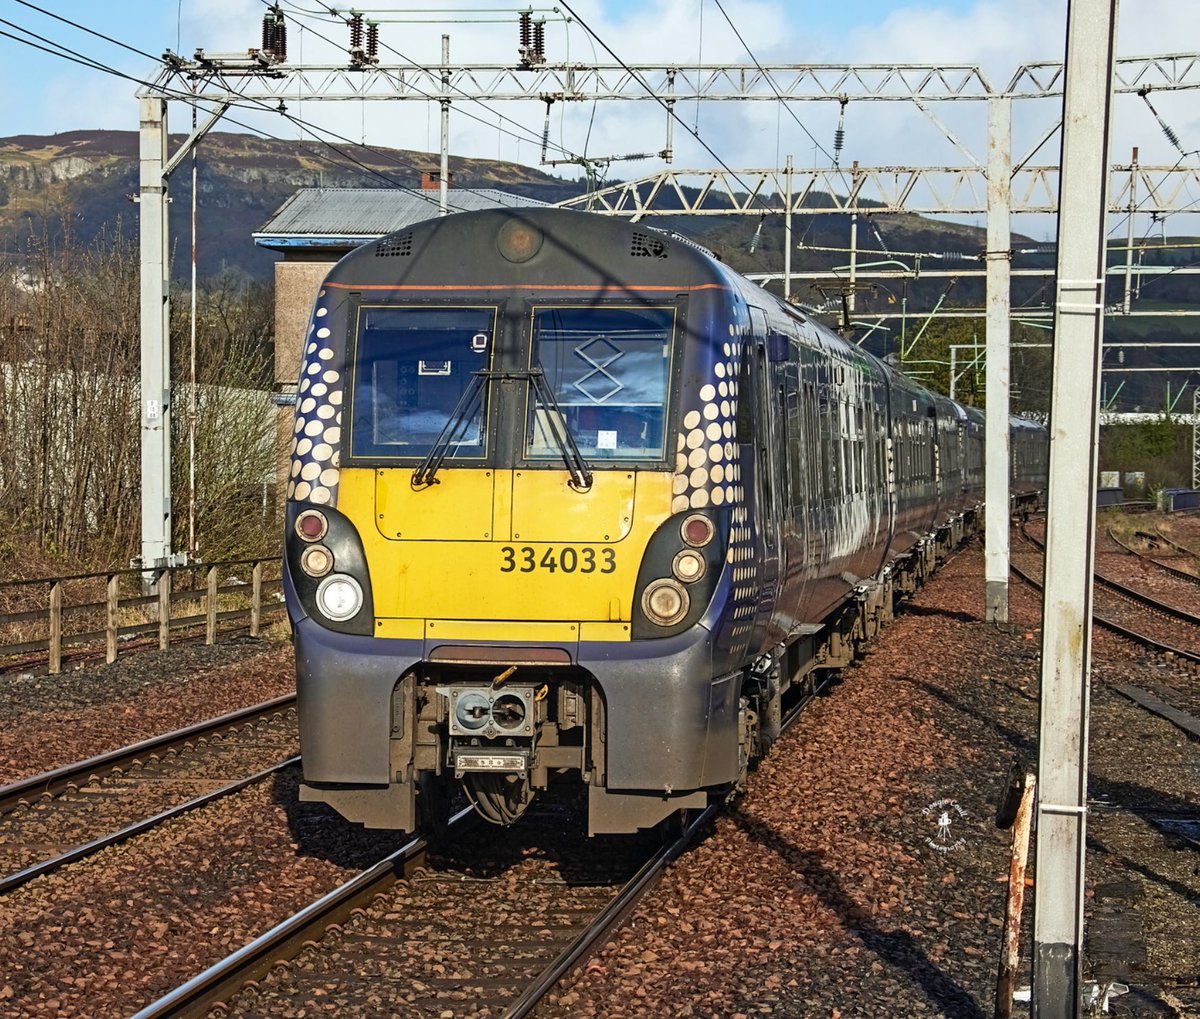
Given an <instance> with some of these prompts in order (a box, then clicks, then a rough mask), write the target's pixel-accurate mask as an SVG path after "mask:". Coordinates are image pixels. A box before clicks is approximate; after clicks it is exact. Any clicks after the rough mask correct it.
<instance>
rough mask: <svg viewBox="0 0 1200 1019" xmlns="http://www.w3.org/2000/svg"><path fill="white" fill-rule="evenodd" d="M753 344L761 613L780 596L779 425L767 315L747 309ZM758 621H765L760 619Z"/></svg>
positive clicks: (752, 368)
mask: <svg viewBox="0 0 1200 1019" xmlns="http://www.w3.org/2000/svg"><path fill="white" fill-rule="evenodd" d="M750 321H751V324H752V326H753V329H752V336H753V341H752V342H753V346H752V348H751V349H750V351H749V352H748V357H747V364H748V366H749V367H750V374H751V377H752V379H751V381H752V386H753V390H754V397H753V414H754V431H753V435H754V496H755V498H754V502H755V510H756V517H757V522H756V524H757V530H758V532H759V555H760V560H759V578H760V584H759V591H760V598H761V600H760V602H759V612H760V614H763V613H766V614H769V613H770V612H771V611H772V610H773V609H774V606H775V604H776V601H777V599H778V595H779V581H780V569H779V549H780V532H781V525H782V516H783V514H782V512H781V507H780V494H781V493H780V484H779V483H780V480H781V478H782V470H781V466H780V428H779V421H778V408H777V407H776V405H775V401H774V400H773V399H772V395H773V387H772V385H771V374H772V373H771V363H770V361H769V360H768V358H767V350H766V346H765V340H766V334H767V322H766V316H765V315H764V314H763V313H762V312H761V311H760V310H759V309H757V308H751V309H750ZM756 622H757V623H763V622H765V619H761V618H760V619H759V620H757V621H756Z"/></svg>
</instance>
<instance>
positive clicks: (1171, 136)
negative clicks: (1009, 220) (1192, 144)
mask: <svg viewBox="0 0 1200 1019" xmlns="http://www.w3.org/2000/svg"><path fill="white" fill-rule="evenodd" d="M1158 126H1159V127H1161V128H1162V132H1163V134H1165V135H1166V136H1167V141H1169V142H1170V143H1171V144H1172V145H1174V146H1175V148H1177V149H1178V150H1179V151H1180V152H1183V146H1182V145H1180V144H1179V135H1177V134H1176V133H1175V132H1174V131H1172V130H1171V125H1170V124H1168V123H1167V122H1166V121H1164V120H1163V119H1162V117H1159V118H1158ZM1186 154H1187V153H1184V155H1186Z"/></svg>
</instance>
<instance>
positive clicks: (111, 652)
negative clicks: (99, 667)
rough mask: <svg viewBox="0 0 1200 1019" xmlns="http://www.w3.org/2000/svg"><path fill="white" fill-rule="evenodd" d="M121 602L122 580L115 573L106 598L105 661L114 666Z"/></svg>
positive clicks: (109, 583)
mask: <svg viewBox="0 0 1200 1019" xmlns="http://www.w3.org/2000/svg"><path fill="white" fill-rule="evenodd" d="M120 602H121V578H120V576H119V575H117V574H115V573H110V574H109V575H108V593H107V596H106V598H105V625H104V630H105V634H104V637H105V651H104V660H105V661H106V662H108V664H109V665H112V663H113V662H115V661H116V660H117V626H118V624H119V620H118V618H117V609H118V608H119V607H120Z"/></svg>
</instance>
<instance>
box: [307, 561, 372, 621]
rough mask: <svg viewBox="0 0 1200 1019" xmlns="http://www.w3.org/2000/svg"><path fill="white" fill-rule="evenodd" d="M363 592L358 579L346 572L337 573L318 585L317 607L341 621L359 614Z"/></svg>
mask: <svg viewBox="0 0 1200 1019" xmlns="http://www.w3.org/2000/svg"><path fill="white" fill-rule="evenodd" d="M362 603H363V593H362V588H361V587H359V586H358V581H357V580H355V579H354V578H353V577H350V576H347V575H346V574H345V573H335V574H333V575H332V576H330V577H326V578H325V579H324V580H322V581H321V583H320V584H318V585H317V608H319V609H320V610H321V612H322V613H323V614H324V615H325V617H326V618H328V619H332V620H334V621H335V622H338V623H341V622H344V621H345V620H347V619H350V618H352V617H353V616H355V615H357V614H358V610H359V609H361V608H362Z"/></svg>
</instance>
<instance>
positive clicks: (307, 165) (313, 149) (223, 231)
mask: <svg viewBox="0 0 1200 1019" xmlns="http://www.w3.org/2000/svg"><path fill="white" fill-rule="evenodd" d="M183 137H184V136H183V135H172V137H171V146H170V148H171V151H174V150H175V148H177V147H178V145H179V143H180V142H181V141H182V140H183ZM342 148H343V150H344V151H345V152H346V153H347V154H348V156H350V157H352V158H353V159H354V160H357V161H358V162H360V163H362V164H364V165H365V166H366V167H369V168H370V169H371V170H373V171H375V172H374V173H371V172H368V171H367V170H364V169H362V168H360V167H358V166H355V165H354V164H353V163H352V162H350V160H349V159H343V158H342V157H340V156H337V155H336V154H334V153H331V152H330V151H329V150H328V149H327V148H326V147H325V146H323V145H320V144H317V143H309V142H299V141H296V142H287V141H276V140H270V139H264V138H258V137H255V136H253V135H247V134H233V133H226V132H217V131H214V132H212V133H210V134H209V135H207V136H206V137H205V138H204V140H203V142H202V143H201V145H200V147H199V150H198V151H199V155H198V184H199V188H198V190H199V194H200V200H199V207H200V217H199V219H200V231H199V232H200V238H199V243H198V245H197V247H198V258H199V272H200V274H201V275H202V276H207V275H211V274H213V273H215V272H217V271H218V270H220V269H222V268H225V267H227V266H234V267H237V268H239V269H241V270H243V271H245V272H247V273H249V274H250V275H252V276H255V277H258V278H263V277H266V276H267V275H269V274H270V267H271V263H272V262H273V261H274V260H275V256H274V255H273V254H272V253H270V252H267V251H264V250H262V249H260V248H256V247H255V246H254V242H253V240H252V239H251V237H250V234H251V233H252V232H253V231H254V230H256V229H257V228H258V227H259V226H260V225H262V223H263V222H265V221H266V219H267V218H268V217H269V216H270V215H271V213H272V212H274V211H275V210H276V209H277V208H278V207H279V206H280V205H282V204H283V202H284V201H285V200H286V199H288V198H289V197H291V195H292V194H293V193H294V192H295V190H296V189H297V188H302V187H319V186H325V187H387V186H389V181H391V182H394V183H395V184H397V185H399V186H402V187H416V186H417V185H418V183H419V181H420V174H421V170H429V169H436V168H437V162H438V159H437V157H436V156H431V155H429V154H428V153H424V152H414V151H410V150H407V149H374V148H372V149H365V148H362V147H360V146H351V145H346V146H342ZM137 150H138V136H137V133H136V132H134V131H70V132H66V133H63V134H56V135H48V136H36V135H17V136H15V137H11V138H2V139H0V248H2V249H3V250H5V251H8V252H24V251H27V250H28V249H29V246H30V244H31V243H36V242H37V240H38V239H40V238H42V237H49V238H51V239H54V240H57V239H59V238H60V237H61V236H62V233H63V217H64V215H66V214H69V215H70V228H71V230H72V232H73V234H74V236H75V238H76V240H77V241H79V242H81V243H84V244H87V243H90V242H91V241H92V240H93V238H95V237H96V236H97V234H98V233H100V232H101V231H102V230H103V229H105V228H106V227H107V228H110V229H111V228H114V227H117V228H119V229H120V230H121V232H122V233H124V234H125V235H127V236H129V237H134V236H136V233H137V206H136V204H134V203H133V200H132V196H134V195H136V193H137V190H138V164H137ZM450 169H451V172H452V173H453V174H454V184H455V186H456V187H466V188H478V187H495V188H502V189H503V190H506V191H511V192H514V193H517V194H523V195H531V196H532V197H535V198H539V199H541V200H543V201H548V202H554V201H561V200H562V199H564V198H567V197H570V196H571V195H575V194H578V193H579V191H580V187H579V185H578V184H576V183H574V182H570V181H564V180H562V179H560V178H557V177H551V176H550V175H549V174H545V173H541V172H539V171H537V170H534V169H530V168H529V167H526V166H520V165H518V164H516V163H505V162H498V161H495V160H484V159H465V158H460V157H452V158H451V160H450ZM171 198H172V205H171V214H170V215H171V235H172V238H173V239H174V242H175V245H176V249H175V250H176V258H175V268H174V275H175V276H177V277H182V276H183V275H185V264H186V261H187V260H186V258H185V257H183V255H184V252H185V251H186V250H187V246H188V245H189V244H190V218H191V200H192V198H191V164H190V162H188V161H185V162H184V164H183V165H182V166H180V168H179V169H178V170H176V172H175V174H174V175H173V176H172V179H171Z"/></svg>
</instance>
